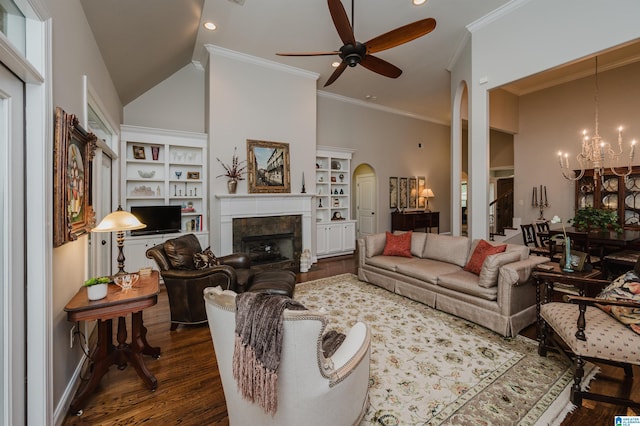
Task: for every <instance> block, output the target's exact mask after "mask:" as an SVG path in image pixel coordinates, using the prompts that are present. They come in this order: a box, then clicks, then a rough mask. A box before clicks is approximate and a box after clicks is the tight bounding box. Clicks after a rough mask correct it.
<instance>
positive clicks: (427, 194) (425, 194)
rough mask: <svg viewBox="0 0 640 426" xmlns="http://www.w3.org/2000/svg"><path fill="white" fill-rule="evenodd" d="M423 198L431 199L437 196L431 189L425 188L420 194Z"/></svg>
mask: <svg viewBox="0 0 640 426" xmlns="http://www.w3.org/2000/svg"><path fill="white" fill-rule="evenodd" d="M420 196H421V197H427V198H431V197H435V195H434V194H433V191H432V190H431V188H425V189H423V190H422V192H421V193H420Z"/></svg>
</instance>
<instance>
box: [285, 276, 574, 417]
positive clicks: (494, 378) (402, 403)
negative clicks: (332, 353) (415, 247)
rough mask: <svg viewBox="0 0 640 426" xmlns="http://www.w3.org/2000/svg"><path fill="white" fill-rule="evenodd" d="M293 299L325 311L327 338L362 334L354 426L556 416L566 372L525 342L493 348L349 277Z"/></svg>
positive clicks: (306, 286)
mask: <svg viewBox="0 0 640 426" xmlns="http://www.w3.org/2000/svg"><path fill="white" fill-rule="evenodd" d="M295 299H296V300H299V301H300V302H301V303H303V304H304V305H305V306H306V307H307V308H308V309H313V310H319V309H321V308H324V309H326V310H327V311H328V319H329V324H328V327H327V331H328V330H331V329H334V330H337V331H340V332H343V333H346V332H347V331H348V330H349V328H350V327H351V326H352V325H353V324H354V323H355V322H356V321H363V322H365V323H367V324H368V325H369V326H370V328H371V337H372V339H371V371H370V379H369V397H370V403H371V405H370V408H369V411H368V413H367V415H366V416H365V418H364V420H363V422H362V425H517V424H521V425H535V424H549V423H552V422H553V420H554V418H555V417H556V416H558V415H561V416H562V417H564V415H566V412H563V413H562V414H560V412H561V411H562V410H563V409H566V407H567V404H568V396H567V395H566V394H565V396H564V398H565V399H564V401H560V402H561V403H560V404H558V403H557V402H558V401H556V399H560V398H558V397H559V396H560V395H561V393H562V391H563V390H564V389H565V388H567V386H568V385H570V384H571V382H572V374H571V369H570V368H569V367H568V365H567V364H566V363H565V362H564V361H563V360H562V359H561V358H560V357H559V356H557V355H555V354H553V353H550V354H549V355H548V356H547V357H546V358H543V357H540V356H538V352H537V343H536V342H534V341H533V340H530V339H527V338H526V337H522V336H518V337H516V338H512V339H506V338H503V337H502V336H500V335H498V334H496V333H494V332H492V331H490V330H488V329H486V328H484V327H481V326H478V325H476V324H473V323H471V322H469V321H466V320H463V319H460V318H457V317H455V316H452V315H449V314H446V313H443V312H440V311H437V310H435V309H432V308H429V307H428V306H426V305H423V304H421V303H418V302H414V301H411V300H410V299H407V298H405V297H402V296H398V295H396V294H393V293H390V292H389V291H387V290H384V289H382V288H379V287H377V286H374V285H371V284H367V283H364V282H360V281H358V279H357V277H356V276H355V275H352V274H344V275H339V276H335V277H331V278H326V279H322V280H317V281H311V282H308V283H303V284H298V285H297V286H296V293H295ZM554 401H555V402H556V404H554V406H558V408H557V409H555V412H554V413H547V409H548V408H549V407H550V406H551V405H552V404H553V403H554ZM565 411H566V410H565ZM543 415H544V416H543ZM562 417H560V418H559V419H560V420H561V419H562Z"/></svg>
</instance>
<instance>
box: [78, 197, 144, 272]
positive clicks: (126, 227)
mask: <svg viewBox="0 0 640 426" xmlns="http://www.w3.org/2000/svg"><path fill="white" fill-rule="evenodd" d="M146 227H147V225H145V224H144V223H141V222H140V221H139V220H138V218H137V217H135V216H134V215H132V214H131V213H129V212H126V211H124V210H122V206H118V210H116V211H114V212H112V213H109V214H108V215H106V216H105V217H104V219H102V221H101V222H100V223H99V224H98V226H96V227H95V228H93V229H92V230H91V232H116V233H117V234H116V243H117V245H118V272H117V273H116V275H123V274H126V273H127V272H126V271H125V270H124V253H123V251H122V249H123V248H124V231H131V230H134V229H142V228H146Z"/></svg>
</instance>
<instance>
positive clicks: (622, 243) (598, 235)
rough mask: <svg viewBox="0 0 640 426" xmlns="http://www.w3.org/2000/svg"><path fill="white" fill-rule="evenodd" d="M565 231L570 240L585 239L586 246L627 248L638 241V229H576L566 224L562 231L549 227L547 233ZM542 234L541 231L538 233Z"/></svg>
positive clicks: (639, 233)
mask: <svg viewBox="0 0 640 426" xmlns="http://www.w3.org/2000/svg"><path fill="white" fill-rule="evenodd" d="M564 232H566V234H567V237H569V238H571V240H572V241H586V242H587V244H588V247H590V248H596V247H603V248H604V247H619V248H620V249H623V248H628V247H629V246H632V245H634V244H636V243H640V230H634V229H623V230H622V232H616V231H601V230H591V231H584V230H578V229H576V228H575V227H573V226H568V227H566V228H565V230H564V231H563V230H562V229H561V228H560V229H550V230H549V232H548V234H549V236H550V237H553V236H554V235H559V234H563V233H564ZM538 234H540V235H542V233H538Z"/></svg>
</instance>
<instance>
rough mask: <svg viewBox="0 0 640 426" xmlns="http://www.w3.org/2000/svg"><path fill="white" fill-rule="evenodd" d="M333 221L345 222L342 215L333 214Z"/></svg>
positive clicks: (338, 213)
mask: <svg viewBox="0 0 640 426" xmlns="http://www.w3.org/2000/svg"><path fill="white" fill-rule="evenodd" d="M331 220H344V218H343V217H342V213H340V212H333V216H331Z"/></svg>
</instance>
